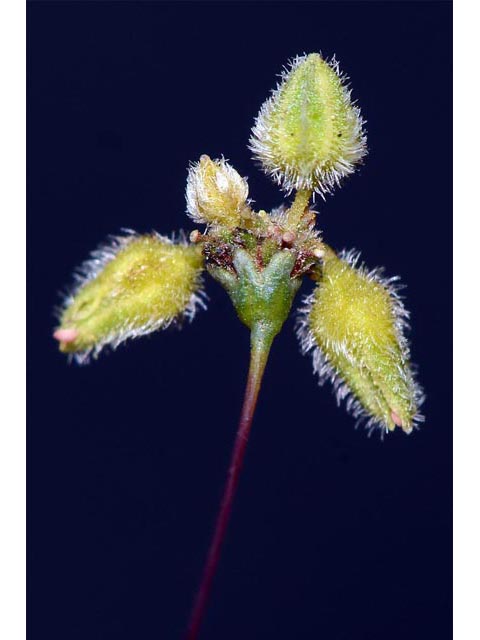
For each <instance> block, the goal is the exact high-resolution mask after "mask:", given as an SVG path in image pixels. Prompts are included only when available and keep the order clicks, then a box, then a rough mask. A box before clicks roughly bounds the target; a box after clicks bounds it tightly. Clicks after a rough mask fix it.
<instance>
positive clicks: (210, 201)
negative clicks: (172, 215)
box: [186, 155, 249, 228]
mask: <svg viewBox="0 0 480 640" xmlns="http://www.w3.org/2000/svg"><path fill="white" fill-rule="evenodd" d="M186 197H187V211H188V214H189V215H190V217H191V218H192V219H193V220H194V221H195V222H199V223H201V224H214V225H221V226H224V227H227V228H234V227H237V226H238V225H239V224H240V219H241V215H242V213H244V212H245V211H246V210H248V209H249V207H248V202H247V197H248V184H247V181H246V179H245V178H242V177H241V176H240V175H239V174H238V173H237V172H236V171H235V169H234V168H233V167H232V166H230V165H229V164H228V162H226V161H225V160H223V159H221V160H211V159H210V158H209V157H208V156H207V155H203V156H201V158H200V160H199V162H198V163H197V164H194V165H192V167H191V168H190V171H189V173H188V178H187V193H186Z"/></svg>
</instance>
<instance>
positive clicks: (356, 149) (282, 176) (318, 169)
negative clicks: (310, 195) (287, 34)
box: [250, 53, 367, 195]
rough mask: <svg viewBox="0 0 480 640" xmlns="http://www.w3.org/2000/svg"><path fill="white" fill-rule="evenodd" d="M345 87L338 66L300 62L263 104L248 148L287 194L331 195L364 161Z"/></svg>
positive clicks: (358, 123)
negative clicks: (314, 193)
mask: <svg viewBox="0 0 480 640" xmlns="http://www.w3.org/2000/svg"><path fill="white" fill-rule="evenodd" d="M345 82H346V78H345V77H344V76H342V75H340V72H339V69H338V63H337V62H336V61H335V60H332V61H331V62H327V61H325V60H324V59H323V58H322V57H321V56H320V55H319V54H318V53H312V54H310V55H305V56H300V57H297V58H295V59H294V60H293V62H292V63H291V67H290V69H289V70H288V71H285V72H284V73H283V75H282V81H281V83H280V84H279V85H278V87H277V89H276V90H275V91H274V92H273V95H272V96H271V97H270V98H269V99H268V100H267V101H266V102H265V103H264V104H263V106H262V108H261V110H260V113H259V115H258V117H257V119H256V121H255V126H254V127H253V129H252V137H251V139H250V148H251V150H252V151H253V153H254V157H255V158H256V159H257V160H259V161H260V162H261V164H262V166H263V168H264V170H265V172H266V173H268V174H270V175H271V176H272V177H273V178H274V179H275V180H276V182H277V183H278V184H281V185H283V187H284V188H285V190H286V191H288V192H290V191H292V190H293V189H297V190H298V189H309V190H314V191H316V192H317V193H319V194H321V195H324V194H325V193H328V192H331V191H332V189H333V187H334V186H335V185H339V184H340V181H341V179H342V178H343V177H345V176H347V175H349V174H350V173H353V171H354V170H355V166H356V165H357V164H358V163H359V162H360V161H361V159H362V158H363V157H364V156H365V154H366V152H367V150H366V137H365V133H364V130H363V120H362V118H361V116H360V110H359V109H358V107H356V106H355V105H354V104H352V101H351V98H350V91H349V90H348V88H347V86H346V84H345Z"/></svg>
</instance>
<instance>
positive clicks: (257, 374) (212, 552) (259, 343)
mask: <svg viewBox="0 0 480 640" xmlns="http://www.w3.org/2000/svg"><path fill="white" fill-rule="evenodd" d="M273 338H274V336H273V335H271V333H270V332H266V331H264V330H263V328H262V327H258V326H257V327H254V328H253V329H252V333H251V343H250V344H251V350H250V368H249V371H248V378H247V386H246V389H245V397H244V400H243V408H242V413H241V416H240V422H239V424H238V430H237V435H236V438H235V444H234V446H233V452H232V457H231V461H230V468H229V470H228V478H227V481H226V483H225V488H224V491H223V497H222V501H221V503H220V508H219V511H218V515H217V521H216V524H215V530H214V533H213V537H212V540H211V542H210V548H209V550H208V555H207V560H206V562H205V567H204V569H203V576H202V581H201V583H200V587H199V589H198V592H197V596H196V599H195V602H194V606H193V609H192V614H191V617H190V623H189V625H188V629H187V634H186V636H185V640H196V638H197V637H198V633H199V631H200V625H201V623H202V620H203V617H204V615H205V610H206V606H207V602H208V598H209V596H210V592H211V589H212V583H213V579H214V577H215V573H216V570H217V567H218V561H219V559H220V552H221V548H222V544H223V541H224V540H225V533H226V531H227V526H228V521H229V518H230V513H231V511H232V505H233V499H234V497H235V492H236V490H237V487H238V481H239V478H240V471H241V468H242V463H243V459H244V456H245V450H246V448H247V442H248V436H249V434H250V428H251V426H252V419H253V414H254V412H255V407H256V404H257V398H258V392H259V390H260V386H261V383H262V378H263V372H264V370H265V365H266V364H267V360H268V354H269V353H270V347H271V345H272V341H273Z"/></svg>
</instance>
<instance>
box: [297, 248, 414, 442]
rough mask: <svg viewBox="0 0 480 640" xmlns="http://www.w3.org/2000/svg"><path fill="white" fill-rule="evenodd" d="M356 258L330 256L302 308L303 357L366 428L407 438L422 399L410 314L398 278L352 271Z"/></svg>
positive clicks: (355, 256) (327, 255)
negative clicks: (412, 356)
mask: <svg viewBox="0 0 480 640" xmlns="http://www.w3.org/2000/svg"><path fill="white" fill-rule="evenodd" d="M358 258H359V255H358V254H356V255H355V254H353V253H348V254H342V255H341V256H340V257H337V256H336V255H335V254H334V253H333V252H332V251H331V250H328V251H327V254H326V256H325V260H324V268H323V274H322V277H321V280H320V282H319V283H318V285H317V287H316V289H315V291H314V293H313V294H312V295H311V296H310V297H309V298H308V299H307V304H306V306H305V308H304V309H303V310H302V318H301V321H300V326H299V330H298V334H299V337H300V340H301V344H302V351H303V352H304V353H306V352H307V351H310V350H312V351H313V364H314V370H315V372H316V373H318V375H319V378H320V384H323V383H324V382H325V380H327V379H330V380H331V382H332V383H333V386H334V389H335V391H336V395H337V400H338V402H340V401H341V400H342V399H344V398H347V409H349V410H350V411H351V412H352V413H353V415H354V416H355V417H358V418H367V419H368V422H367V427H369V428H373V427H375V426H379V427H380V428H381V429H382V430H386V431H393V430H394V429H395V427H396V426H399V427H401V428H402V429H403V431H405V432H406V433H410V432H411V431H412V429H413V427H414V426H415V424H416V423H417V422H419V421H421V420H423V417H422V416H420V414H419V413H418V407H419V405H420V404H421V402H422V400H423V397H422V392H421V389H420V387H419V386H418V385H417V384H416V383H415V381H414V378H413V375H412V372H411V369H410V366H409V349H408V344H407V341H406V339H405V337H404V330H405V328H406V319H407V318H408V313H407V311H406V310H405V308H404V306H403V304H402V301H401V299H400V298H399V296H398V288H399V287H398V285H396V284H395V282H396V280H397V278H391V279H389V280H386V279H383V278H382V277H381V271H379V270H374V271H371V272H368V271H367V270H366V269H365V267H363V266H361V267H357V266H356V263H357V261H358Z"/></svg>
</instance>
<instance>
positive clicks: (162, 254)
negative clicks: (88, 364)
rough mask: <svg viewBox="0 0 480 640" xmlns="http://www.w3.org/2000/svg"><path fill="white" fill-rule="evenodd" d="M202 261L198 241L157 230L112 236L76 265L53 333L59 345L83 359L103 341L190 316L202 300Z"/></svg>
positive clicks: (115, 340) (121, 338) (112, 342)
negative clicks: (175, 239) (173, 238)
mask: <svg viewBox="0 0 480 640" xmlns="http://www.w3.org/2000/svg"><path fill="white" fill-rule="evenodd" d="M202 264H203V258H202V255H201V252H200V251H199V250H198V248H197V247H194V246H191V245H187V244H185V243H179V244H174V243H173V242H172V241H170V240H169V239H168V238H163V237H161V236H159V235H157V234H152V235H146V236H136V235H134V234H130V235H127V236H123V237H120V238H115V239H114V240H113V242H112V243H111V244H110V245H108V246H104V247H102V248H100V249H99V250H98V251H96V252H94V253H93V254H92V259H91V260H89V261H87V262H86V263H85V264H84V265H83V267H82V268H81V269H80V272H79V274H78V276H77V280H78V283H79V284H78V286H77V288H76V290H75V291H74V292H73V294H72V295H71V296H69V297H68V299H67V300H66V301H65V307H64V310H63V312H62V314H61V319H60V326H59V327H58V329H57V330H56V331H55V333H54V337H55V338H56V339H57V340H58V341H59V342H60V350H61V351H63V352H65V353H75V354H76V359H77V360H78V361H79V362H85V361H86V360H87V359H88V356H89V355H90V353H92V352H93V353H94V355H95V356H96V355H97V354H98V353H99V352H100V350H101V349H102V348H103V347H104V346H105V345H107V344H108V345H111V346H112V347H114V348H115V347H117V346H118V345H119V344H120V343H121V342H123V341H124V340H126V339H127V338H135V337H137V336H141V335H144V334H147V333H150V332H151V331H155V330H156V329H160V328H164V327H166V326H168V325H169V324H170V323H171V322H173V321H175V320H177V319H178V318H181V317H183V316H186V317H188V318H189V319H191V318H193V315H194V313H195V310H196V307H197V306H198V305H200V306H203V302H202V298H201V296H202V291H201V271H202Z"/></svg>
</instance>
